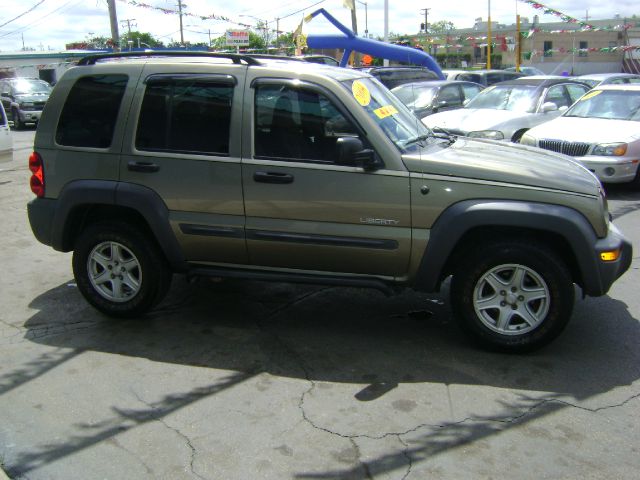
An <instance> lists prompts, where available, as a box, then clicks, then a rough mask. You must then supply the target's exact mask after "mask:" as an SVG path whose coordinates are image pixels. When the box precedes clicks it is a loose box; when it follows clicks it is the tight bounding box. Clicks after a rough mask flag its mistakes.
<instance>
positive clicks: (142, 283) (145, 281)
mask: <svg viewBox="0 0 640 480" xmlns="http://www.w3.org/2000/svg"><path fill="white" fill-rule="evenodd" d="M73 273H74V276H75V279H76V283H77V285H78V289H79V290H80V292H81V293H82V295H83V296H84V297H85V298H86V299H87V301H88V302H89V303H90V304H91V305H93V306H94V307H95V308H97V309H98V310H100V311H101V312H103V313H105V314H107V315H109V316H113V317H133V316H137V315H141V314H143V313H145V312H147V311H148V310H150V309H151V308H152V307H153V306H154V305H156V304H157V303H158V302H160V301H161V300H162V298H164V296H165V294H166V293H167V290H168V288H169V285H170V283H171V272H170V270H169V268H168V266H167V265H166V262H165V260H164V257H163V256H162V253H161V252H160V250H159V249H158V248H157V246H156V245H155V244H154V243H153V242H152V241H150V240H149V239H148V238H147V237H146V236H145V235H144V234H142V233H141V232H140V231H139V230H137V229H135V228H133V227H131V226H129V225H128V224H125V223H116V222H103V223H97V224H94V225H91V226H89V227H88V228H87V229H86V230H85V231H84V232H83V233H82V235H81V236H80V238H79V240H78V242H77V244H76V248H75V249H74V252H73Z"/></svg>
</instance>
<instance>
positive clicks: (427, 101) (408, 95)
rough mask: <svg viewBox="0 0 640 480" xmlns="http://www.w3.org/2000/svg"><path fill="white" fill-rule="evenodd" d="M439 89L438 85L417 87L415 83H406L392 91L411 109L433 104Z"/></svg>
mask: <svg viewBox="0 0 640 480" xmlns="http://www.w3.org/2000/svg"><path fill="white" fill-rule="evenodd" d="M437 91H438V89H437V88H436V87H416V86H415V85H405V86H403V87H398V88H394V89H393V90H392V93H393V94H394V95H395V96H396V97H398V98H399V99H400V101H401V102H402V103H404V104H405V105H406V106H407V107H409V108H410V109H411V110H416V109H418V108H425V107H428V106H429V105H431V102H433V97H434V96H435V94H436V92H437Z"/></svg>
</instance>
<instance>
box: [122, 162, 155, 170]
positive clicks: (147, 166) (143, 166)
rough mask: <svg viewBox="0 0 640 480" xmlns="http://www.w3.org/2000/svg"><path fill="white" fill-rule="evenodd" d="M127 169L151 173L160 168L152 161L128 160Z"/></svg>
mask: <svg viewBox="0 0 640 480" xmlns="http://www.w3.org/2000/svg"><path fill="white" fill-rule="evenodd" d="M127 169H128V170H130V171H132V172H143V173H153V172H157V171H158V170H160V166H159V165H157V164H155V163H152V162H129V163H128V164H127Z"/></svg>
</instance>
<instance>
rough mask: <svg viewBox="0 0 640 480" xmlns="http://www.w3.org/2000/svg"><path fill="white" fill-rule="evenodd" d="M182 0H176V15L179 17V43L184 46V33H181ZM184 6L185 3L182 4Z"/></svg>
mask: <svg viewBox="0 0 640 480" xmlns="http://www.w3.org/2000/svg"><path fill="white" fill-rule="evenodd" d="M182 6H183V5H182V0H178V16H179V17H180V45H182V46H184V34H183V33H182ZM184 6H185V7H186V5H184Z"/></svg>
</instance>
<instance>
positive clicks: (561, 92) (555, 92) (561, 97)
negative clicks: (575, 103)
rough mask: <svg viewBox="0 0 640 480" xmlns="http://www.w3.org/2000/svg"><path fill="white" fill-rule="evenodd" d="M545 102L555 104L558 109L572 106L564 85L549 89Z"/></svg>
mask: <svg viewBox="0 0 640 480" xmlns="http://www.w3.org/2000/svg"><path fill="white" fill-rule="evenodd" d="M544 101H545V102H553V103H555V104H556V105H557V106H558V108H560V107H568V106H570V105H571V103H572V102H571V100H570V99H569V98H567V95H566V92H565V89H564V85H555V86H553V87H551V88H550V89H549V91H548V92H547V96H546V98H545V99H544Z"/></svg>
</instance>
